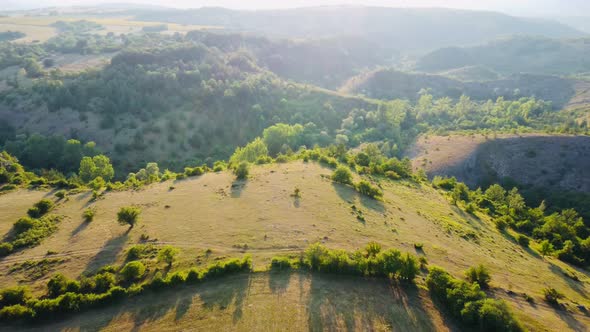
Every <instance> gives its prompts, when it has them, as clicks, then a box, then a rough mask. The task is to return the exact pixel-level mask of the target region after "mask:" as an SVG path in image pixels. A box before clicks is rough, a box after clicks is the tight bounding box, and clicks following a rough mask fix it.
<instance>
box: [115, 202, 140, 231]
mask: <svg viewBox="0 0 590 332" xmlns="http://www.w3.org/2000/svg"><path fill="white" fill-rule="evenodd" d="M140 213H141V210H140V209H139V208H138V207H134V206H127V207H122V208H121V210H119V212H118V213H117V221H119V224H121V225H129V226H130V227H131V228H132V227H133V226H135V224H136V223H137V222H138V221H139V214H140Z"/></svg>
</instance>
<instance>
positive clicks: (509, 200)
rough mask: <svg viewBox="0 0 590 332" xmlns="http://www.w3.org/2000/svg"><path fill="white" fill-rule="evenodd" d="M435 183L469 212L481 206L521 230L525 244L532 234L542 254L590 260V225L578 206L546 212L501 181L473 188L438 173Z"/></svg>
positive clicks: (586, 262) (498, 222) (573, 260)
mask: <svg viewBox="0 0 590 332" xmlns="http://www.w3.org/2000/svg"><path fill="white" fill-rule="evenodd" d="M432 183H433V185H434V186H435V187H438V188H441V189H444V190H446V191H448V192H449V195H450V197H451V200H452V202H453V203H455V204H457V203H459V202H462V204H464V205H465V207H466V210H467V211H468V212H474V211H475V210H478V209H479V210H480V211H483V212H484V213H486V214H489V215H490V216H491V217H493V219H494V221H495V223H496V226H497V228H498V229H500V230H504V229H505V228H506V227H510V228H512V229H514V230H515V231H517V232H519V233H521V235H519V238H518V239H517V240H518V242H519V243H520V244H522V245H524V246H525V247H528V246H529V238H528V237H532V238H534V239H535V240H537V241H539V242H540V244H539V246H540V251H541V253H542V254H543V255H552V254H554V255H555V256H556V257H557V258H559V259H560V260H563V261H565V262H568V263H571V264H574V265H578V266H582V267H585V266H588V265H589V264H590V227H589V225H588V222H587V221H586V222H585V221H584V220H583V218H582V217H580V216H579V215H578V213H577V212H576V211H575V210H573V209H567V210H563V211H561V212H555V213H551V214H547V213H546V212H545V210H546V206H545V203H544V202H543V203H541V205H540V206H538V207H529V206H527V204H526V202H525V200H524V198H523V197H522V195H521V194H520V193H519V192H518V189H516V188H513V189H512V190H510V191H506V190H505V189H504V188H502V186H500V185H498V184H495V185H492V186H490V187H489V188H488V189H486V190H485V191H483V190H481V189H477V190H470V189H469V188H468V187H467V186H466V185H465V184H463V183H460V182H457V180H456V179H455V178H441V177H435V178H434V179H433V181H432Z"/></svg>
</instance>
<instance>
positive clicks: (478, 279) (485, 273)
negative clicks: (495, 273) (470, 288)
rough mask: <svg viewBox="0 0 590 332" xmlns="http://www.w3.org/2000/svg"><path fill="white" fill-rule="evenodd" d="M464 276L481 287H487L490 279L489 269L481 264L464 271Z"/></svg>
mask: <svg viewBox="0 0 590 332" xmlns="http://www.w3.org/2000/svg"><path fill="white" fill-rule="evenodd" d="M465 276H466V277H467V280H469V281H470V282H472V283H473V282H475V283H477V284H478V285H479V287H481V288H488V285H489V283H490V280H492V276H491V275H490V271H489V270H488V269H487V268H486V267H485V266H483V264H480V265H478V266H472V267H470V268H469V270H467V271H465Z"/></svg>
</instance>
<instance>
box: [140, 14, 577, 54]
mask: <svg viewBox="0 0 590 332" xmlns="http://www.w3.org/2000/svg"><path fill="white" fill-rule="evenodd" d="M137 19H139V20H145V21H163V22H171V23H180V24H199V25H213V26H223V27H224V28H226V29H229V30H234V31H249V32H256V33H262V34H266V35H273V36H282V37H299V38H302V37H313V38H318V37H330V36H363V37H365V38H367V39H368V40H369V41H371V42H375V43H381V44H383V45H385V46H386V47H387V48H388V49H390V50H393V51H398V52H403V53H409V52H410V53H412V52H416V51H428V50H434V49H436V48H440V47H446V46H455V45H469V44H476V43H481V42H482V41H486V40H491V39H495V38H498V37H501V36H505V35H514V34H526V35H540V36H546V37H554V38H563V37H581V36H583V35H584V34H583V33H581V32H580V31H577V30H575V29H573V28H570V27H568V26H566V25H562V24H560V23H556V22H552V21H545V20H539V19H525V18H517V17H512V16H508V15H504V14H499V13H493V12H477V11H461V10H449V9H411V8H378V7H354V6H348V7H347V6H342V7H317V8H301V9H290V10H262V11H235V10H228V9H223V8H203V9H198V10H170V11H164V12H145V13H143V14H139V15H138V16H137ZM344 22H345V24H343V23H344Z"/></svg>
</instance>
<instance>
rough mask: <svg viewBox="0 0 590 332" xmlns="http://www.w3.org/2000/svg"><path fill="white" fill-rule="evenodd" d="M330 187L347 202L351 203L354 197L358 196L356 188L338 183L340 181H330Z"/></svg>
mask: <svg viewBox="0 0 590 332" xmlns="http://www.w3.org/2000/svg"><path fill="white" fill-rule="evenodd" d="M332 187H334V190H336V193H337V194H338V196H340V198H341V199H342V200H343V201H345V202H346V203H348V204H353V203H354V200H355V198H356V197H357V196H358V193H357V192H356V190H354V189H353V188H352V187H350V186H347V185H344V184H340V183H332Z"/></svg>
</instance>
